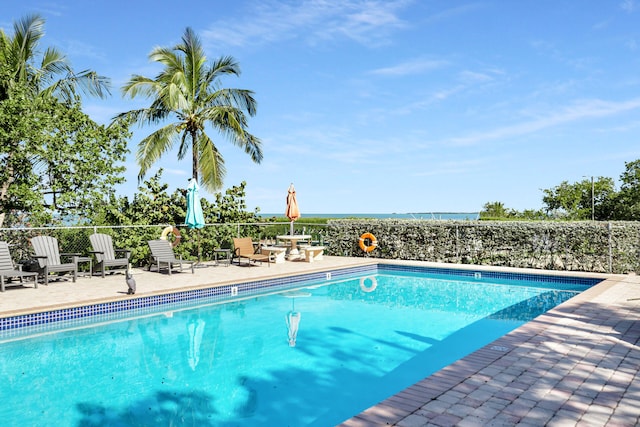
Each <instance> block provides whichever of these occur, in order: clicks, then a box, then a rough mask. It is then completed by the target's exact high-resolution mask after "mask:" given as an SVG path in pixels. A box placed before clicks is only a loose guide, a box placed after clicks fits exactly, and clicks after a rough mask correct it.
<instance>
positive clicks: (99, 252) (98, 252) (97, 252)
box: [87, 251, 104, 254]
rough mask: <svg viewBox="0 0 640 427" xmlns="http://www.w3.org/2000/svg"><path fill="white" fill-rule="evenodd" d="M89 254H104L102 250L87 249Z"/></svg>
mask: <svg viewBox="0 0 640 427" xmlns="http://www.w3.org/2000/svg"><path fill="white" fill-rule="evenodd" d="M87 252H88V253H90V254H104V251H87Z"/></svg>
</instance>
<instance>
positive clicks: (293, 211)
mask: <svg viewBox="0 0 640 427" xmlns="http://www.w3.org/2000/svg"><path fill="white" fill-rule="evenodd" d="M285 215H286V216H287V218H289V219H290V220H291V229H290V234H292V235H293V222H294V221H295V220H297V219H298V218H300V209H299V208H298V201H297V200H296V189H295V188H293V184H291V185H290V186H289V191H288V193H287V211H286V212H285Z"/></svg>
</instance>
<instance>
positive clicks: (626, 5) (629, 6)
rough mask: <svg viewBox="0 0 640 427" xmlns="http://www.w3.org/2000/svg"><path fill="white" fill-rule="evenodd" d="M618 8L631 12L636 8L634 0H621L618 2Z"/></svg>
mask: <svg viewBox="0 0 640 427" xmlns="http://www.w3.org/2000/svg"><path fill="white" fill-rule="evenodd" d="M620 8H621V9H622V10H624V11H625V12H627V13H632V12H633V11H634V10H635V8H636V2H635V0H623V2H622V3H620Z"/></svg>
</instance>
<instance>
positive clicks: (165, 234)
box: [160, 225, 182, 248]
mask: <svg viewBox="0 0 640 427" xmlns="http://www.w3.org/2000/svg"><path fill="white" fill-rule="evenodd" d="M169 233H172V234H173V235H174V237H175V239H173V242H171V246H173V247H174V248H175V247H176V246H178V244H180V239H182V236H181V235H180V230H178V229H177V228H176V227H174V226H172V225H170V226H168V227H165V228H164V230H162V234H161V235H160V238H161V239H163V240H169V239H168V236H169Z"/></svg>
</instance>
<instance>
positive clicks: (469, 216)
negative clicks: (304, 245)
mask: <svg viewBox="0 0 640 427" xmlns="http://www.w3.org/2000/svg"><path fill="white" fill-rule="evenodd" d="M259 216H260V217H262V218H273V217H276V218H284V217H285V215H284V213H277V214H276V213H260V214H259ZM305 217H306V218H335V219H341V218H374V219H463V220H476V219H479V218H480V212H415V213H414V212H409V213H377V214H374V213H357V214H356V213H352V214H344V213H340V214H338V213H334V214H331V213H307V214H305V213H304V212H303V213H302V216H301V217H300V219H299V220H298V221H299V222H304V218H305Z"/></svg>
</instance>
